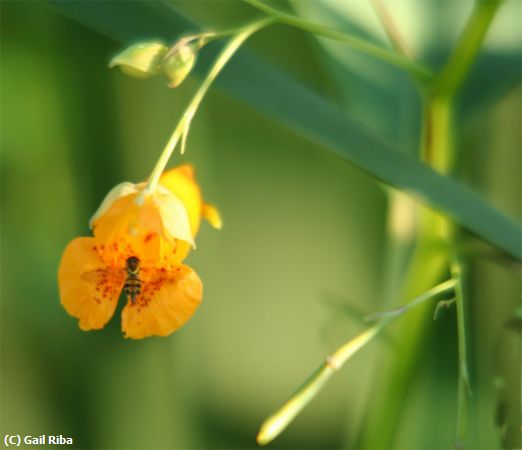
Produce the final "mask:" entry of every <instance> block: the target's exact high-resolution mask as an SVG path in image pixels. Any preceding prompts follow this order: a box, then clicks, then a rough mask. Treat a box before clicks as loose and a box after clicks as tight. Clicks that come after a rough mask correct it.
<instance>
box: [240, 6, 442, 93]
mask: <svg viewBox="0 0 522 450" xmlns="http://www.w3.org/2000/svg"><path fill="white" fill-rule="evenodd" d="M244 1H245V2H246V3H248V4H249V5H251V6H253V7H254V8H257V9H259V10H260V11H263V12H264V13H265V14H268V15H269V16H271V17H273V18H274V19H276V20H277V21H278V22H281V23H285V24H287V25H291V26H293V27H296V28H300V29H301V30H304V31H309V32H310V33H314V34H317V35H318V36H322V37H326V38H329V39H333V40H336V41H339V42H343V43H345V44H346V45H348V46H350V47H352V48H353V49H355V50H358V51H360V52H362V53H366V54H367V55H370V56H373V57H374V58H377V59H380V60H381V61H384V62H386V63H388V64H391V65H393V66H396V67H400V68H402V69H404V70H406V71H407V72H408V73H409V74H410V75H411V76H412V77H413V78H414V79H416V80H418V81H419V82H421V83H422V84H424V83H427V82H428V81H429V80H431V79H432V76H433V75H432V73H431V72H430V71H429V70H428V69H426V68H425V67H423V66H421V65H419V64H417V63H415V62H413V61H412V60H410V59H409V58H405V57H404V56H402V55H399V54H397V53H395V52H393V51H390V50H387V49H385V48H382V47H379V46H378V45H375V44H372V43H370V42H367V41H365V40H364V39H359V38H356V37H354V36H351V35H349V34H347V33H344V32H342V31H339V30H336V29H334V28H330V27H326V26H324V25H319V24H316V23H313V22H309V21H307V20H303V19H300V18H299V17H296V16H293V15H291V14H287V13H284V12H282V11H279V10H277V9H275V8H272V7H271V6H268V5H266V4H264V3H263V2H261V1H259V0H244Z"/></svg>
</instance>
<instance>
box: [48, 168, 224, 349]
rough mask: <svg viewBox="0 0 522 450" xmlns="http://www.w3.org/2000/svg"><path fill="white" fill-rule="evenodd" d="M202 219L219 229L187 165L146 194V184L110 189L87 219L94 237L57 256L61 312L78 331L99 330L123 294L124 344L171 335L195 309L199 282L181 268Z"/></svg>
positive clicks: (77, 241)
mask: <svg viewBox="0 0 522 450" xmlns="http://www.w3.org/2000/svg"><path fill="white" fill-rule="evenodd" d="M202 217H204V218H207V219H208V220H209V221H210V223H211V224H212V225H213V226H214V227H216V228H220V227H221V218H220V216H219V213H218V211H217V209H216V208H215V207H213V206H212V205H210V204H208V203H205V202H203V200H202V196H201V190H200V188H199V186H198V185H197V183H196V181H195V179H194V171H193V169H192V167H191V166H189V165H184V166H180V167H177V168H175V169H172V170H169V171H167V172H165V173H164V174H163V175H162V177H161V178H160V183H159V185H158V186H157V188H156V189H155V190H154V192H152V193H147V191H146V186H145V183H140V184H136V185H135V184H132V183H122V184H120V185H118V186H116V187H115V188H114V189H112V190H111V191H110V192H109V194H108V195H107V196H106V198H105V199H104V201H103V202H102V204H101V205H100V208H99V209H98V211H97V212H96V213H95V214H94V216H93V218H92V219H91V227H92V228H93V234H94V236H93V237H80V238H76V239H74V240H73V241H72V242H71V243H70V244H69V245H68V246H67V248H66V250H65V252H64V254H63V256H62V260H61V263H60V268H59V270H58V282H59V288H60V298H61V303H62V305H63V306H64V308H65V309H66V311H67V312H68V313H69V314H70V315H72V316H74V317H76V318H78V319H79V325H80V328H81V329H82V330H93V329H100V328H103V327H104V326H105V325H106V324H107V322H108V321H109V320H110V319H111V317H112V316H113V314H114V311H115V309H116V306H117V303H118V298H119V296H120V293H121V292H122V290H123V292H124V293H125V295H126V297H127V304H126V306H125V307H124V309H123V312H122V330H123V332H124V333H125V336H126V337H130V338H134V339H140V338H143V337H147V336H153V335H154V336H166V335H168V334H170V333H172V332H174V331H175V330H177V329H178V328H179V327H180V326H182V325H183V324H184V323H185V322H186V321H187V320H188V319H189V318H190V317H191V316H192V314H193V313H194V312H195V310H196V309H197V307H198V306H199V303H200V302H201V296H202V284H201V281H200V279H199V277H198V275H197V274H196V273H195V272H194V271H193V270H192V269H191V268H190V267H188V266H186V265H183V264H181V262H182V261H183V259H184V258H185V257H186V256H187V254H188V253H189V251H190V249H191V247H192V244H193V240H194V236H195V235H196V233H197V232H198V230H199V225H200V221H201V218H202Z"/></svg>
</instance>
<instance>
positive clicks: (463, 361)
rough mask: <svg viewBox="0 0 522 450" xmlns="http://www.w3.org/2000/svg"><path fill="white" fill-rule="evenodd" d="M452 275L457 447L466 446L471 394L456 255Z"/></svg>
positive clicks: (463, 311) (462, 301)
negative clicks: (457, 360) (457, 358)
mask: <svg viewBox="0 0 522 450" xmlns="http://www.w3.org/2000/svg"><path fill="white" fill-rule="evenodd" d="M451 273H452V276H453V277H454V278H455V280H457V284H456V286H455V300H456V305H457V333H458V352H459V378H458V387H457V423H456V439H455V448H464V442H465V440H466V422H467V421H466V417H467V397H468V395H471V387H470V382H469V370H468V362H467V361H468V357H467V351H466V323H465V305H464V294H463V286H462V264H461V263H460V261H459V260H458V258H457V256H456V255H454V256H453V259H452V262H451Z"/></svg>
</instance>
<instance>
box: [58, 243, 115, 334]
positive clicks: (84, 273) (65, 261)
mask: <svg viewBox="0 0 522 450" xmlns="http://www.w3.org/2000/svg"><path fill="white" fill-rule="evenodd" d="M95 245H96V243H95V240H94V238H88V237H80V238H76V239H74V240H73V241H72V242H71V243H70V244H69V245H68V246H67V248H66V249H65V252H64V254H63V256H62V260H61V262H60V267H59V269H58V285H59V289H60V301H61V303H62V305H63V307H64V308H65V310H66V311H67V312H68V313H69V314H70V315H71V316H74V317H76V318H78V319H80V323H79V325H80V328H81V329H82V330H98V329H100V328H103V327H104V326H105V325H106V324H107V322H108V321H109V320H110V319H111V317H112V316H113V314H114V311H115V309H116V305H117V303H118V297H119V295H120V292H121V289H122V287H123V283H124V281H125V273H124V271H123V269H120V270H118V269H115V268H109V267H106V265H105V264H104V263H103V261H102V260H101V258H100V256H99V255H98V252H97V251H96V247H95Z"/></svg>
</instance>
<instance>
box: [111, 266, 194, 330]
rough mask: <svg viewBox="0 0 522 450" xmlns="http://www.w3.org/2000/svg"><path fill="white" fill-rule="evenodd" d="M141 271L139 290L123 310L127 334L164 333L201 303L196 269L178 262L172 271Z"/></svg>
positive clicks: (172, 328) (175, 327)
mask: <svg viewBox="0 0 522 450" xmlns="http://www.w3.org/2000/svg"><path fill="white" fill-rule="evenodd" d="M150 272H151V274H150V276H147V275H146V269H145V270H144V271H143V273H144V276H143V278H142V292H141V294H140V295H139V296H138V298H137V299H136V302H135V303H132V302H128V303H127V305H126V306H125V308H124V309H123V312H122V316H121V317H122V330H123V332H124V333H125V336H126V337H129V338H132V339H141V338H144V337H147V336H167V335H169V334H171V333H173V332H174V331H176V330H177V329H178V328H180V327H181V326H182V325H183V324H184V323H185V322H187V320H189V319H190V318H191V317H192V315H193V314H194V312H195V311H196V309H197V308H198V306H199V305H200V303H201V296H202V291H203V286H202V284H201V280H200V279H199V277H198V275H197V274H196V272H194V271H193V270H192V269H191V268H190V267H188V266H184V265H180V266H178V267H177V268H176V269H175V270H173V271H166V270H164V271H160V270H150Z"/></svg>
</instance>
